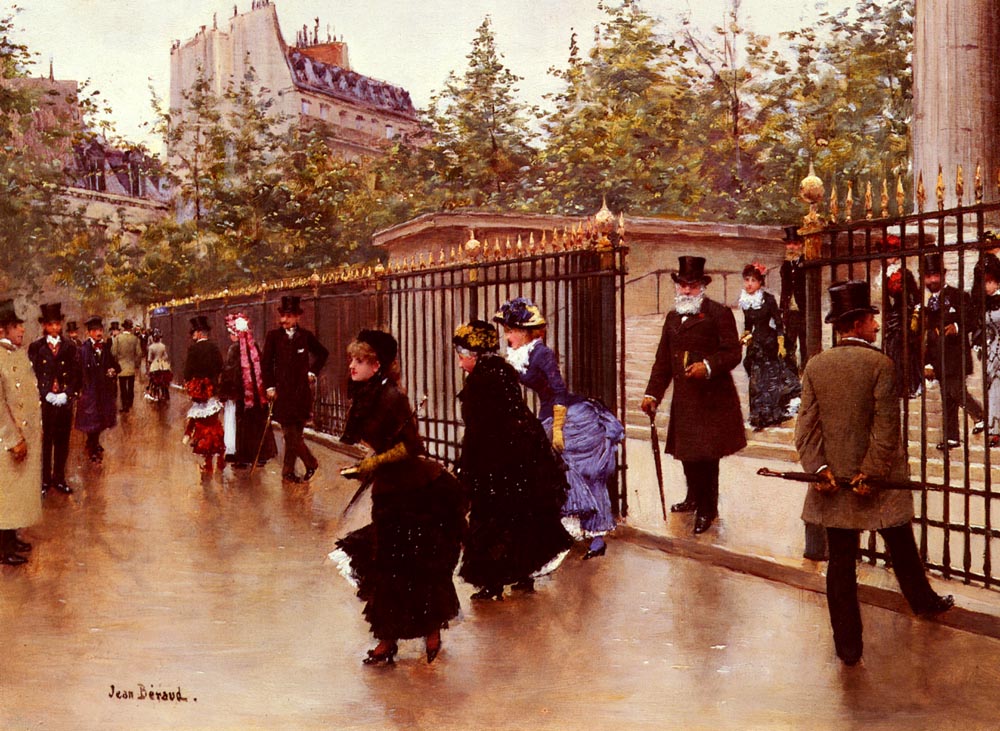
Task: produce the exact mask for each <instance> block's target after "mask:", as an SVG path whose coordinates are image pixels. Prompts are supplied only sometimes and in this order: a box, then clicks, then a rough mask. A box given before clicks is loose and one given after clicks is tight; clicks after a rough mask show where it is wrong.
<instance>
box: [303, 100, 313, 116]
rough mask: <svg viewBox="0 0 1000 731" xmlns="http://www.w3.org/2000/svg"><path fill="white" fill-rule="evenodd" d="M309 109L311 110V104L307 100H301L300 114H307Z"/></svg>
mask: <svg viewBox="0 0 1000 731" xmlns="http://www.w3.org/2000/svg"><path fill="white" fill-rule="evenodd" d="M311 108H312V104H311V103H310V102H309V100H308V99H303V100H302V113H303V114H309V113H310V111H311Z"/></svg>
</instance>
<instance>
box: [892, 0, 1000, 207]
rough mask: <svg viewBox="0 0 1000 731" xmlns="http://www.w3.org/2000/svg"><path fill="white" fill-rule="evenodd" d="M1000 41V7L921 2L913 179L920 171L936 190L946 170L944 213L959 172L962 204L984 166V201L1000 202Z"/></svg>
mask: <svg viewBox="0 0 1000 731" xmlns="http://www.w3.org/2000/svg"><path fill="white" fill-rule="evenodd" d="M998 41H1000V0H916V4H915V24H914V49H913V127H912V130H913V179H914V181H916V178H917V174H918V173H920V172H921V171H922V172H923V175H924V185H925V186H926V187H927V190H928V191H933V189H934V182H935V180H936V178H937V171H938V165H939V164H940V165H941V166H942V168H943V172H944V180H945V189H946V193H945V207H946V208H950V207H952V206H954V205H956V203H957V201H956V199H955V171H956V168H957V167H958V166H959V165H961V166H962V167H963V169H964V175H965V180H966V186H965V187H966V193H965V195H964V196H963V202H964V203H966V204H968V203H970V202H971V199H972V195H971V190H972V186H971V181H972V176H973V175H974V172H975V167H976V163H977V162H980V163H982V167H983V183H984V188H985V193H986V195H985V198H986V200H987V201H990V200H995V199H996V198H997V190H996V181H997V170H998V169H1000V135H998V134H997V132H998V130H1000V63H998V58H997V51H998V48H1000V43H998ZM928 197H929V198H931V196H928ZM929 202H930V201H929ZM932 205H933V204H932ZM928 207H930V206H928Z"/></svg>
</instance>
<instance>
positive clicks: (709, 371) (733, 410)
mask: <svg viewBox="0 0 1000 731" xmlns="http://www.w3.org/2000/svg"><path fill="white" fill-rule="evenodd" d="M670 276H671V277H672V278H673V280H674V283H675V284H676V289H677V293H676V295H675V296H674V309H673V310H671V311H670V312H669V313H667V317H666V319H665V320H664V322H663V331H662V332H661V334H660V344H659V346H658V347H657V349H656V359H655V362H654V363H653V369H652V371H651V372H650V374H649V383H648V384H647V385H646V393H645V396H644V397H643V399H642V404H641V408H642V410H643V412H644V413H645V414H647V415H648V416H649V417H650V418H651V419H652V418H654V417H655V416H656V409H657V407H658V406H659V403H660V401H661V400H662V399H663V395H664V393H666V390H667V388H668V387H669V386H670V385H671V384H673V387H674V395H673V399H672V401H671V403H670V425H669V427H668V428H667V446H666V453H667V454H671V455H673V457H674V459H676V460H679V461H680V463H681V464H682V465H683V466H684V477H685V479H686V481H687V495H686V497H685V498H684V500H683V502H679V503H676V504H674V505H672V506H671V507H670V510H671V512H674V513H688V512H692V511H693V512H694V513H695V521H694V532H695V533H704V532H705V531H706V530H708V529H709V527H711V525H712V522H713V521H714V520H715V518H716V517H717V516H718V513H719V460H720V459H721V458H722V457H726V456H728V455H730V454H735V453H736V452H738V451H740V450H741V449H743V447H745V446H746V444H747V440H746V433H745V430H744V427H743V411H742V409H741V407H740V398H739V396H738V395H737V393H736V385H735V384H734V382H733V374H732V370H733V368H735V367H736V366H737V365H739V363H740V358H741V356H742V355H743V348H742V346H741V345H740V336H739V333H738V332H737V330H736V319H735V318H734V317H733V312H732V310H730V309H729V308H728V307H726V306H725V305H722V304H719V303H718V302H715V301H713V300H711V299H709V298H708V297H706V296H705V288H706V287H707V286H708V284H709V282H711V281H712V278H711V277H709V276H708V275H706V274H705V260H704V259H703V258H702V257H700V256H682V257H680V261H679V267H678V271H677V272H676V273H672V274H671V275H670Z"/></svg>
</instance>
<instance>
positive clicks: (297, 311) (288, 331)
mask: <svg viewBox="0 0 1000 731" xmlns="http://www.w3.org/2000/svg"><path fill="white" fill-rule="evenodd" d="M278 316H279V321H280V322H281V327H279V328H275V329H274V330H271V331H270V332H268V334H267V338H266V339H265V340H264V355H263V357H262V359H261V364H260V368H261V374H262V375H263V377H264V387H265V388H266V389H267V398H268V400H269V401H271V402H273V403H274V419H275V420H276V421H277V422H278V423H279V424H281V430H282V433H283V434H284V438H285V454H284V462H283V465H282V469H281V477H282V479H284V480H286V481H287V482H306V481H308V480H309V479H310V478H311V477H312V476H313V475H314V474H316V469H317V468H318V467H319V462H318V461H317V460H316V457H314V456H313V454H312V452H310V451H309V447H307V446H306V443H305V440H304V439H303V437H302V431H303V430H304V429H305V425H306V422H307V421H309V419H310V418H311V417H312V402H313V394H312V384H314V383H315V382H316V374H317V373H319V372H320V370H322V368H323V366H324V365H325V364H326V359H327V357H329V352H328V351H327V349H326V348H324V347H323V346H322V345H321V344H320V342H319V340H318V339H317V338H316V336H315V335H314V334H313V333H312V332H310V331H309V330H306V329H305V328H302V327H299V318H300V317H301V316H302V306H301V305H300V301H299V298H298V297H295V296H290V295H288V296H284V297H282V298H281V305H280V306H279V307H278ZM296 459H301V460H302V463H303V464H304V465H305V468H306V471H305V475H304V476H302V477H300V476H298V475H297V474H296V473H295V460H296Z"/></svg>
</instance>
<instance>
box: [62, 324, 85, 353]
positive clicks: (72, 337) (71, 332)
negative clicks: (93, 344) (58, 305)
mask: <svg viewBox="0 0 1000 731" xmlns="http://www.w3.org/2000/svg"><path fill="white" fill-rule="evenodd" d="M66 339H67V340H69V341H71V342H72V343H73V345H75V346H76V348H77V352H78V353H79V351H80V346H82V345H83V341H82V340H80V327H79V326H78V325H77V324H76V320H70V321H69V322H67V323H66Z"/></svg>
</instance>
